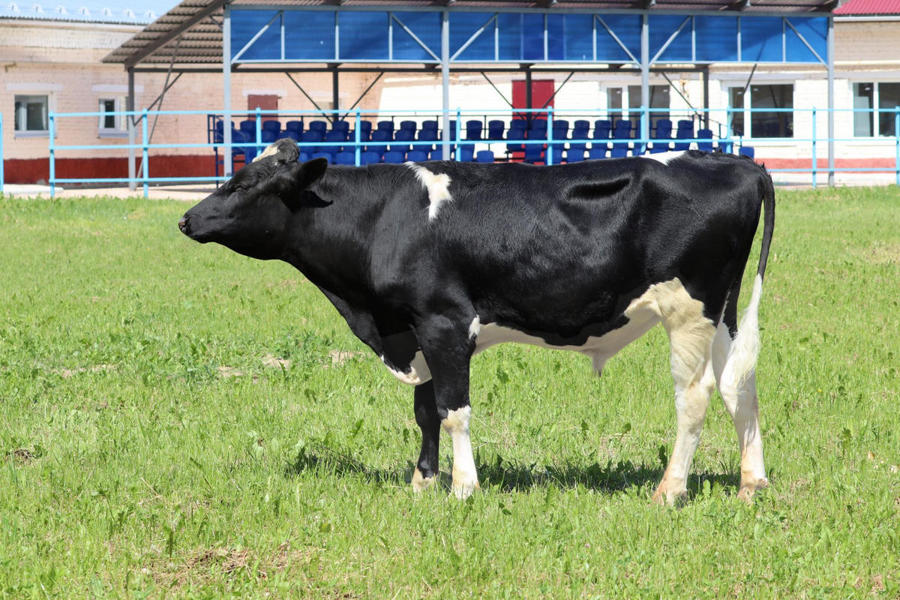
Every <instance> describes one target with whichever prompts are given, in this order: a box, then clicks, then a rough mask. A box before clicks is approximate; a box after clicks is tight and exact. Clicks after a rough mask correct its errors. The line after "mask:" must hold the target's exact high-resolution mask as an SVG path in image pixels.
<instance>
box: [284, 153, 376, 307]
mask: <svg viewBox="0 0 900 600" xmlns="http://www.w3.org/2000/svg"><path fill="white" fill-rule="evenodd" d="M347 175H350V178H351V180H350V181H345V178H346V176H347ZM359 176H360V175H359V173H353V171H350V170H344V169H342V170H341V172H340V173H335V172H334V171H333V170H332V169H329V170H328V171H327V172H326V174H325V176H323V178H322V179H321V180H320V181H319V182H317V183H316V184H315V185H314V186H313V187H312V188H311V190H310V191H311V192H313V193H315V195H316V196H317V198H318V199H320V200H321V203H320V204H321V205H317V206H305V207H303V208H301V209H299V210H298V211H297V212H295V213H294V216H293V220H292V222H291V223H290V225H289V234H288V242H287V244H286V247H285V252H284V256H283V257H282V259H283V260H284V261H285V262H287V263H289V264H291V265H293V266H294V267H296V268H297V269H299V270H300V271H301V272H302V273H303V274H304V275H306V277H307V278H308V279H309V280H310V281H312V282H313V283H314V284H316V285H317V286H319V287H320V288H324V289H326V290H330V291H332V292H334V293H338V294H340V295H341V296H342V297H344V298H345V299H346V300H348V301H351V302H352V301H353V299H354V297H360V298H362V297H366V296H367V293H368V292H369V287H370V284H369V277H368V273H367V266H368V260H369V259H368V254H367V243H366V240H365V233H364V232H365V231H366V229H367V228H366V223H365V215H366V213H367V210H368V208H369V207H367V206H366V205H365V203H366V198H363V197H361V196H362V194H361V193H360V190H361V189H365V188H364V187H362V186H360V185H359V183H360V182H355V181H353V179H357V178H359ZM317 204H319V203H318V202H317ZM370 214H371V213H370Z"/></svg>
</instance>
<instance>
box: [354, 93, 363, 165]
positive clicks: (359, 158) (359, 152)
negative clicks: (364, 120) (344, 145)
mask: <svg viewBox="0 0 900 600" xmlns="http://www.w3.org/2000/svg"><path fill="white" fill-rule="evenodd" d="M359 123H360V114H359V109H358V108H357V109H356V125H355V129H354V131H353V142H354V144H355V146H354V148H353V153H354V155H355V156H354V158H353V160H354V162H355V164H356V166H357V167H358V166H359V165H360V164H361V163H362V148H361V147H360V144H359V143H360V141H362V137H361V136H360V133H359Z"/></svg>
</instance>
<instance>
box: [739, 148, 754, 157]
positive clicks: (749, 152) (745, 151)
mask: <svg viewBox="0 0 900 600" xmlns="http://www.w3.org/2000/svg"><path fill="white" fill-rule="evenodd" d="M740 155H741V156H749V157H750V158H756V149H755V148H754V147H753V146H741V150H740Z"/></svg>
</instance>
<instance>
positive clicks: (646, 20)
mask: <svg viewBox="0 0 900 600" xmlns="http://www.w3.org/2000/svg"><path fill="white" fill-rule="evenodd" d="M649 108H650V15H649V14H648V13H647V11H644V13H643V14H642V15H641V140H643V141H641V143H640V144H637V145H636V146H635V150H639V151H640V153H641V154H643V151H644V150H645V149H646V143H647V142H646V140H648V139H649V138H650V113H649V112H647V109H649ZM629 116H630V115H629Z"/></svg>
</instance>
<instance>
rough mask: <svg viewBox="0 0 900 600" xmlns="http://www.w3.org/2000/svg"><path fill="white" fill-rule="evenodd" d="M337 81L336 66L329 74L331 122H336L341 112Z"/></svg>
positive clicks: (338, 83)
mask: <svg viewBox="0 0 900 600" xmlns="http://www.w3.org/2000/svg"><path fill="white" fill-rule="evenodd" d="M338 79H339V77H338V70H337V66H335V67H334V70H333V71H332V72H331V109H332V110H333V111H334V112H333V113H332V122H336V121H337V120H338V116H339V115H340V110H341V93H340V82H339V81H338Z"/></svg>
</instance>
